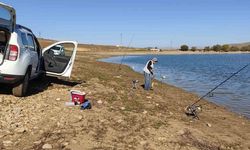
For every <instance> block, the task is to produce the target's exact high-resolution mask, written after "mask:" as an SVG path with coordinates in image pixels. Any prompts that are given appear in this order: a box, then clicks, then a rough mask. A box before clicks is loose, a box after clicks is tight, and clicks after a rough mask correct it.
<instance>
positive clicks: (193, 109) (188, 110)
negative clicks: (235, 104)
mask: <svg viewBox="0 0 250 150" xmlns="http://www.w3.org/2000/svg"><path fill="white" fill-rule="evenodd" d="M249 65H250V63H249V64H246V65H245V66H243V67H242V68H240V69H239V70H238V71H236V72H235V73H233V74H232V75H231V76H229V77H228V78H226V79H225V80H224V81H222V82H221V83H219V84H218V85H216V86H215V87H214V88H213V89H211V90H210V91H208V92H207V93H206V94H205V95H203V96H201V97H200V98H198V99H197V100H196V101H195V102H194V103H193V104H192V105H189V106H187V107H186V114H187V115H190V116H194V118H198V119H199V117H198V115H197V112H198V111H199V110H201V106H196V104H197V103H198V102H200V101H201V100H202V99H203V98H205V97H206V96H208V95H210V94H211V93H212V92H213V91H214V90H216V89H217V88H218V87H220V86H221V85H223V84H224V83H226V82H227V81H228V80H230V79H231V78H232V77H234V76H235V75H237V74H238V73H240V72H241V71H242V70H244V69H245V68H247V67H248V66H249Z"/></svg>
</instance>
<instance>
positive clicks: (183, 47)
mask: <svg viewBox="0 0 250 150" xmlns="http://www.w3.org/2000/svg"><path fill="white" fill-rule="evenodd" d="M180 50H181V51H188V50H189V47H188V46H187V45H181V49H180Z"/></svg>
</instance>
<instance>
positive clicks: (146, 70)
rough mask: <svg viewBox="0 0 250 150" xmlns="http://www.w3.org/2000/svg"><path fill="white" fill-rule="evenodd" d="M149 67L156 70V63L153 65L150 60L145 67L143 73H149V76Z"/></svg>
mask: <svg viewBox="0 0 250 150" xmlns="http://www.w3.org/2000/svg"><path fill="white" fill-rule="evenodd" d="M150 62H151V65H149V63H150ZM149 67H150V68H152V69H153V68H154V63H153V61H152V60H149V61H148V62H147V64H146V65H145V67H144V68H143V71H144V72H146V73H148V74H150V71H149Z"/></svg>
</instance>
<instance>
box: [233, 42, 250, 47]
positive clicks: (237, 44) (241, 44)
mask: <svg viewBox="0 0 250 150" xmlns="http://www.w3.org/2000/svg"><path fill="white" fill-rule="evenodd" d="M229 45H230V46H236V47H239V48H241V47H243V46H248V45H250V42H245V43H233V44H229Z"/></svg>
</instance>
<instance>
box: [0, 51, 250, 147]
mask: <svg viewBox="0 0 250 150" xmlns="http://www.w3.org/2000/svg"><path fill="white" fill-rule="evenodd" d="M122 53H124V52H122ZM126 53H130V54H131V53H133V54H134V52H131V51H127V52H126ZM120 54H121V53H120ZM120 54H118V53H117V52H115V53H114V52H106V51H105V52H102V51H98V52H97V51H94V52H91V51H85V52H79V53H78V54H77V55H78V56H77V60H76V63H75V66H74V71H73V76H72V80H71V81H62V80H57V79H53V80H52V79H50V78H43V79H41V80H38V81H34V82H33V83H32V85H31V88H30V92H29V96H28V97H25V98H16V97H13V96H12V95H10V91H9V90H8V89H4V90H3V89H2V90H1V92H0V93H1V94H0V114H1V115H0V129H1V130H0V149H4V148H8V149H41V148H42V147H43V146H44V144H49V145H50V146H52V147H53V148H54V149H74V150H75V149H76V150H78V149H79V150H81V149H155V150H159V149H163V150H165V149H190V150H191V149H192V150H193V149H239V150H241V149H250V121H249V120H247V119H246V118H244V117H242V116H239V115H237V114H235V113H232V112H229V111H228V110H226V109H225V108H223V107H220V106H217V105H215V104H212V103H209V102H207V101H203V102H202V104H204V106H203V111H202V112H201V113H200V120H194V119H192V118H190V117H187V116H186V115H185V114H184V108H185V107H186V106H187V105H189V104H190V103H192V102H193V101H194V100H195V99H196V98H197V96H196V95H194V94H191V93H188V92H186V91H184V90H182V89H179V88H176V87H174V86H170V85H166V84H161V83H160V82H156V84H155V88H154V90H153V91H149V92H147V91H144V90H143V88H142V87H141V86H138V88H137V89H136V90H133V89H132V80H133V79H138V80H139V85H141V84H142V83H143V76H142V75H141V74H139V73H136V72H134V71H132V70H131V69H130V68H129V67H127V66H122V67H121V70H119V69H118V68H119V66H118V65H115V64H108V63H104V62H98V61H96V60H97V59H99V58H104V57H108V56H114V55H120ZM71 89H78V90H81V91H85V92H87V98H88V99H89V100H90V101H91V103H92V105H93V108H92V109H91V110H84V111H82V110H80V109H79V107H72V108H69V107H65V106H64V103H65V102H66V101H69V97H68V92H69V90H71Z"/></svg>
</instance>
